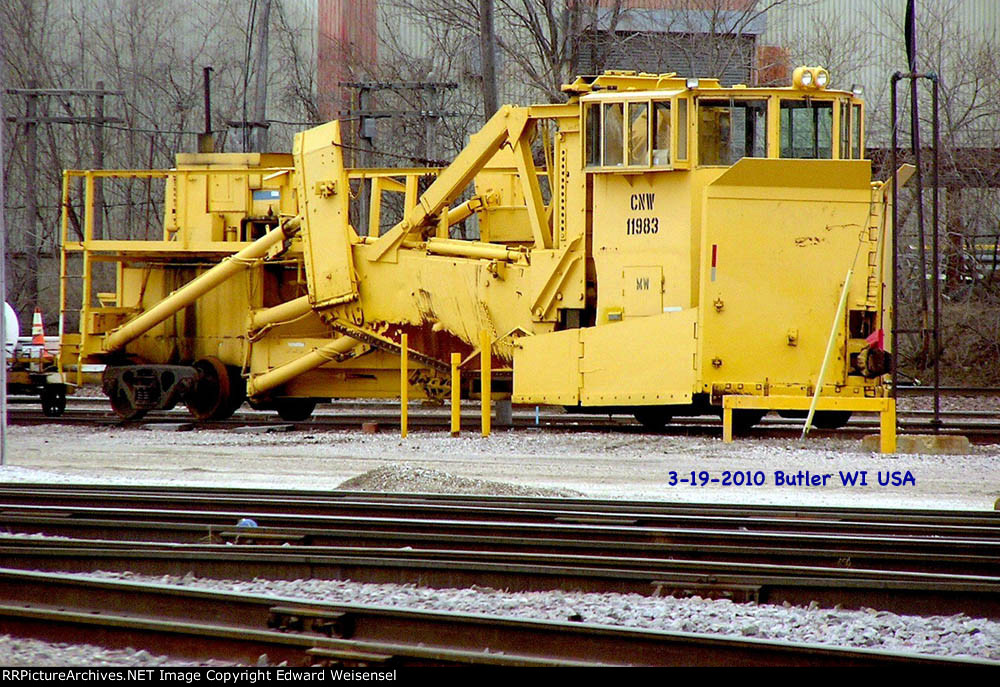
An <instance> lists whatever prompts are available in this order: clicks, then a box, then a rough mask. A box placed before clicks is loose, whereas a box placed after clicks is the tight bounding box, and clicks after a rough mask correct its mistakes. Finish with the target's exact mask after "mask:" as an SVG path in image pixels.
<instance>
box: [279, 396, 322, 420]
mask: <svg viewBox="0 0 1000 687" xmlns="http://www.w3.org/2000/svg"><path fill="white" fill-rule="evenodd" d="M274 409H275V410H277V411H278V417H280V418H281V419H282V420H285V421H286V422H302V421H304V420H308V419H309V418H310V417H312V414H313V411H314V410H316V399H313V398H280V399H278V400H276V401H275V402H274Z"/></svg>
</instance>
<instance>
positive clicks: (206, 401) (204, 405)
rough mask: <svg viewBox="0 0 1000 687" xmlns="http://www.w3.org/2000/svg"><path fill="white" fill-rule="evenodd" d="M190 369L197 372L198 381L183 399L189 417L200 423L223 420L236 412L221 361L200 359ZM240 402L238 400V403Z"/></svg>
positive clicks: (225, 370)
mask: <svg viewBox="0 0 1000 687" xmlns="http://www.w3.org/2000/svg"><path fill="white" fill-rule="evenodd" d="M192 367H194V368H195V369H196V370H198V379H197V381H196V382H195V384H194V388H193V389H191V391H189V392H188V393H187V396H186V397H185V399H184V403H185V405H187V409H188V411H189V412H190V413H191V415H192V416H194V418H195V419H196V420H202V421H206V420H225V419H226V418H228V417H230V416H231V415H232V414H233V413H234V412H236V408H235V407H233V394H232V392H231V389H230V385H229V381H230V377H229V371H228V370H227V369H226V366H225V365H223V364H222V361H221V360H219V359H218V358H211V357H209V358H202V359H201V360H199V361H197V362H195V364H194V365H193V366H192ZM242 402H243V400H242V399H240V403H242ZM237 407H239V406H237Z"/></svg>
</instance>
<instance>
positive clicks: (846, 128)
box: [840, 102, 851, 160]
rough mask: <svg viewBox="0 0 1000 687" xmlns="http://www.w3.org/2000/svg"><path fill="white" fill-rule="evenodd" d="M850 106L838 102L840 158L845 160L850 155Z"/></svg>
mask: <svg viewBox="0 0 1000 687" xmlns="http://www.w3.org/2000/svg"><path fill="white" fill-rule="evenodd" d="M850 117H851V106H850V104H849V103H846V102H843V103H841V104H840V159H841V160H846V159H848V158H849V157H851V118H850Z"/></svg>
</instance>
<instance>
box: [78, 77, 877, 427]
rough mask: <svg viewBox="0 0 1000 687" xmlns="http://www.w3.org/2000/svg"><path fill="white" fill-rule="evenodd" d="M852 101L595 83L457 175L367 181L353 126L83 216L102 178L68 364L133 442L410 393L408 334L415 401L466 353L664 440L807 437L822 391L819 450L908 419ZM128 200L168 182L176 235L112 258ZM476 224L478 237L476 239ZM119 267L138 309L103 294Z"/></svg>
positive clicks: (187, 164) (506, 127)
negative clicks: (835, 434) (707, 433)
mask: <svg viewBox="0 0 1000 687" xmlns="http://www.w3.org/2000/svg"><path fill="white" fill-rule="evenodd" d="M828 79H829V75H828V74H827V73H826V72H825V70H822V69H819V68H799V69H797V70H796V72H795V76H794V79H793V84H792V85H791V86H789V87H781V88H748V87H744V86H733V87H723V86H721V85H720V84H719V82H718V81H716V80H713V79H683V78H678V77H676V76H675V75H673V74H665V75H654V74H636V73H634V72H623V71H615V72H606V73H604V74H603V75H600V76H596V77H579V78H577V79H576V80H575V81H574V82H573V83H571V84H568V85H566V86H564V87H563V90H564V91H565V92H566V93H567V95H568V101H567V102H566V103H565V104H555V105H534V106H529V107H517V106H505V107H503V108H502V109H500V110H499V111H498V112H497V113H496V114H495V115H494V116H493V117H492V118H491V119H490V120H489V121H488V122H487V123H486V125H485V126H484V127H483V128H482V129H481V130H480V131H479V132H478V133H476V134H474V135H473V136H471V137H470V139H469V143H468V145H467V146H466V147H465V149H464V150H463V151H462V152H461V153H460V154H459V155H458V156H457V157H456V158H455V160H454V162H452V163H451V164H450V165H448V166H447V167H445V168H443V169H424V168H420V169H347V168H345V166H344V161H343V150H344V149H343V146H342V145H341V129H340V124H339V123H338V122H330V123H328V124H325V125H322V126H319V127H316V128H314V129H310V130H307V131H304V132H302V133H300V134H298V135H296V137H295V142H294V150H293V152H292V155H278V154H221V153H217V154H181V155H178V156H177V167H176V168H175V169H172V170H161V171H149V172H116V171H107V170H105V171H86V172H83V171H71V172H67V173H66V174H67V176H66V183H65V185H64V205H65V206H66V207H68V198H69V195H68V194H69V191H68V189H69V185H70V182H71V180H72V179H74V178H76V177H80V178H82V179H84V181H85V183H86V191H87V193H86V198H87V199H88V200H87V205H88V207H87V211H86V213H85V215H84V228H85V231H84V239H83V240H82V241H72V240H70V237H69V236H68V235H67V231H66V227H67V225H68V221H67V219H66V218H65V217H64V220H63V231H64V244H63V245H64V256H63V263H64V266H65V265H66V264H67V261H68V260H72V259H73V258H74V257H76V258H80V257H82V266H83V267H82V291H83V297H82V301H81V303H80V306H79V308H77V306H76V305H75V304H70V303H69V302H68V295H67V294H68V293H69V289H68V288H64V290H63V291H64V293H63V304H62V308H63V313H64V315H66V314H68V313H70V312H71V311H75V310H77V309H79V313H78V316H79V322H80V331H79V334H78V335H77V334H64V337H63V352H62V360H63V363H64V364H65V365H70V366H72V365H77V367H79V365H80V364H81V363H94V362H103V363H106V364H107V366H108V367H107V371H106V373H105V376H104V389H105V391H106V392H107V394H108V395H109V397H110V399H111V403H112V406H113V407H114V409H115V410H116V411H117V412H118V413H119V414H120V415H122V416H123V417H126V418H134V417H138V416H141V415H142V414H143V413H145V412H146V411H148V410H150V409H154V408H165V407H169V406H171V405H173V404H175V403H177V402H179V401H180V402H184V403H186V404H187V406H188V407H189V408H190V410H191V412H192V413H193V414H194V415H195V417H197V418H202V419H209V418H221V417H226V416H228V415H229V414H231V413H232V412H233V411H234V410H235V408H237V407H238V406H239V405H240V403H242V401H243V400H244V398H248V399H249V400H250V402H251V404H253V405H254V406H255V407H270V408H274V409H276V410H277V411H278V412H279V413H280V414H281V415H282V417H285V418H287V419H294V418H304V417H308V415H309V414H310V413H311V412H312V409H313V408H314V406H315V403H316V402H317V401H318V400H326V399H330V398H345V397H395V396H398V395H399V393H400V386H399V382H398V380H399V370H400V350H401V349H400V346H401V342H402V341H403V340H404V338H403V335H404V334H405V335H406V338H405V340H406V341H407V342H408V344H407V348H408V358H409V361H410V367H409V373H408V380H409V385H408V393H409V394H410V397H411V398H435V399H444V398H446V397H448V395H449V393H450V378H449V360H450V356H451V354H452V353H458V354H460V356H461V360H462V364H463V365H465V366H468V365H470V364H471V365H478V361H479V360H480V357H479V353H480V351H484V350H487V349H488V353H489V355H490V356H491V357H490V360H491V364H492V366H493V368H494V369H495V370H497V371H498V378H497V383H496V384H495V385H494V387H493V390H494V391H498V392H500V393H507V394H510V396H511V399H512V401H513V402H514V403H521V404H533V405H534V404H552V405H561V406H567V407H569V408H573V409H577V410H580V411H592V412H595V413H598V412H599V413H607V412H629V413H634V414H635V416H636V417H637V418H638V419H639V420H640V421H641V422H642V423H643V424H644V425H646V426H648V427H652V428H655V427H660V426H662V425H663V424H664V423H665V422H667V421H668V420H669V419H670V418H671V417H672V416H675V415H684V414H703V413H705V412H718V413H719V414H720V415H722V414H723V412H724V411H725V412H732V413H733V415H732V418H733V424H734V426H736V427H740V426H742V427H747V426H750V425H752V424H754V423H755V422H756V421H758V420H759V419H760V417H761V416H762V415H763V414H764V413H765V412H767V410H768V409H775V410H779V411H781V412H782V413H783V414H789V415H796V414H798V415H801V416H804V411H805V410H806V409H807V408H808V407H809V405H810V403H811V402H812V400H813V395H814V394H815V393H816V391H817V387H818V391H819V393H818V394H817V395H816V396H817V406H816V407H818V408H819V411H818V412H817V413H816V416H815V418H814V422H813V424H814V425H815V426H820V427H834V426H837V425H840V424H843V422H845V421H846V420H847V417H848V416H849V415H850V413H851V412H852V411H862V410H867V411H871V410H882V411H891V410H892V407H891V399H889V398H888V396H889V394H888V392H887V387H886V380H887V377H886V376H885V375H886V374H887V373H888V371H889V367H890V365H891V363H890V356H889V354H888V353H887V352H886V349H891V346H890V344H891V342H890V341H888V340H887V337H886V336H885V335H884V334H883V332H888V331H889V330H890V320H889V318H890V316H891V313H890V312H889V306H890V304H891V296H890V294H891V291H890V289H891V284H890V274H889V271H888V268H887V265H890V264H891V255H892V252H891V251H892V246H891V227H889V226H888V222H887V217H888V213H887V206H888V203H889V201H890V198H889V189H888V185H887V184H883V183H879V182H873V181H872V178H871V164H870V162H869V161H868V160H866V159H864V145H863V136H864V124H863V114H864V105H863V103H862V101H861V100H860V99H859V98H858V97H857V96H856V95H855V94H853V93H851V92H846V91H836V90H829V89H827V88H825V86H826V84H827V81H828ZM122 176H126V177H136V176H157V177H165V178H166V179H167V181H166V194H167V200H166V203H165V223H164V233H163V236H162V239H160V240H155V241H136V240H129V241H108V240H103V241H102V240H95V239H94V237H93V228H92V225H93V221H92V219H91V214H92V213H91V212H90V205H91V204H92V199H93V186H94V181H95V180H96V179H99V178H106V177H122ZM360 180H365V181H366V182H367V183H368V184H370V193H369V196H370V205H369V206H368V207H367V208H366V212H365V213H364V214H366V215H367V218H366V226H364V227H363V228H362V229H363V230H361V231H359V219H358V218H357V217H352V216H351V212H352V210H351V202H350V201H351V197H352V192H353V191H352V187H353V188H354V189H356V188H357V187H358V184H359V181H360ZM473 217H474V219H473ZM463 222H464V223H465V227H466V228H467V229H469V230H470V231H471V233H475V232H474V229H475V228H478V238H477V239H475V240H467V239H463V238H456V236H458V235H459V232H457V231H456V229H457V225H459V224H460V223H463ZM465 233H467V232H463V235H464V234H465ZM101 263H111V264H113V265H114V266H115V273H116V277H115V286H114V291H108V292H103V293H95V288H94V285H93V281H94V279H93V270H94V268H95V266H96V265H98V264H101ZM65 283H67V282H66V274H65V269H64V284H65ZM838 304H839V305H838ZM73 314H74V315H76V313H73ZM828 344H829V346H828ZM821 371H822V378H821ZM470 377H471V376H470ZM505 380H506V381H505ZM470 391H475V390H474V389H472V388H471V386H469V387H467V388H465V389H463V393H465V394H467V393H469V392H470ZM727 398H728V399H729V400H728V401H726V400H724V399H727ZM893 423H894V420H893ZM893 441H894V440H893Z"/></svg>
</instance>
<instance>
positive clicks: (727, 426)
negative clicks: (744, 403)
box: [722, 396, 733, 444]
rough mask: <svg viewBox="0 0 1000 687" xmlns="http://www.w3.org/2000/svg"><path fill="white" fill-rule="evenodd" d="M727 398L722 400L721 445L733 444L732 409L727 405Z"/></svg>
mask: <svg viewBox="0 0 1000 687" xmlns="http://www.w3.org/2000/svg"><path fill="white" fill-rule="evenodd" d="M728 400H729V396H724V397H723V398H722V443H724V444H731V443H733V407H732V406H731V405H729V403H727V401H728Z"/></svg>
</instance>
